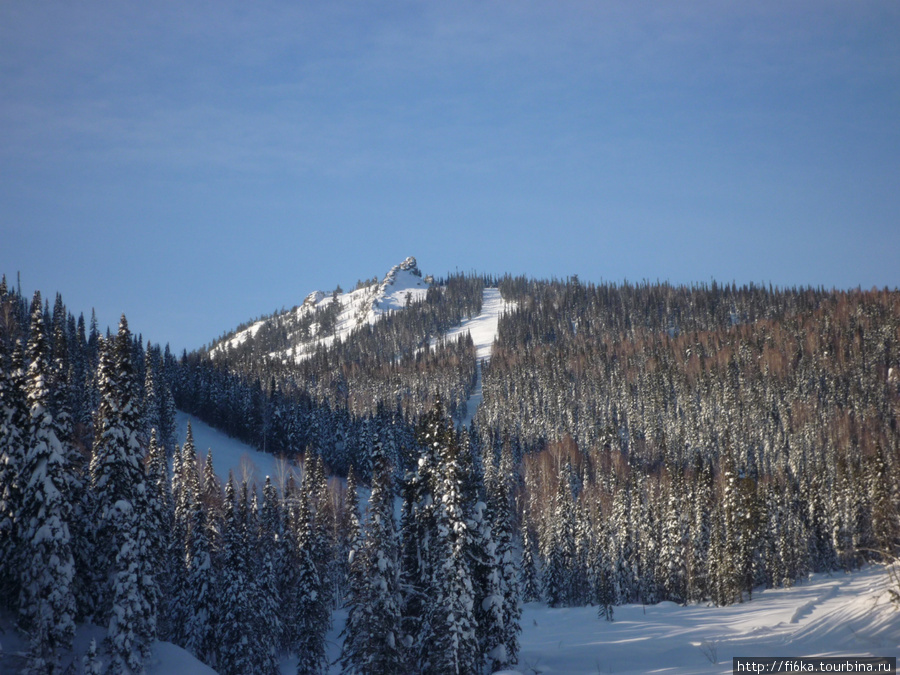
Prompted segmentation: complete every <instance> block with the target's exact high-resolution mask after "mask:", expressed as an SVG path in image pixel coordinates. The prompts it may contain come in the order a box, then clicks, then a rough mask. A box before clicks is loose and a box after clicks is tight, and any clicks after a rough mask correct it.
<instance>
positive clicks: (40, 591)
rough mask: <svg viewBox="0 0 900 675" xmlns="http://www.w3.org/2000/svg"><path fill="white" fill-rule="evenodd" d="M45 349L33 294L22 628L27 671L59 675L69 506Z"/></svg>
mask: <svg viewBox="0 0 900 675" xmlns="http://www.w3.org/2000/svg"><path fill="white" fill-rule="evenodd" d="M48 356H49V350H48V346H47V340H46V335H45V333H44V320H43V314H42V309H41V296H40V293H35V296H34V301H33V302H32V310H31V332H30V337H29V340H28V351H27V358H28V373H27V378H26V401H27V406H28V415H29V416H28V427H27V431H26V435H25V449H26V454H25V460H24V463H23V466H22V471H21V476H22V486H23V492H22V509H21V514H20V522H21V524H22V526H21V527H22V529H21V538H20V542H21V544H20V545H21V547H22V549H23V552H24V554H23V556H22V559H21V562H22V567H21V569H20V573H21V577H20V589H21V590H20V599H19V611H20V624H21V627H22V628H23V629H24V631H25V632H26V634H28V635H29V636H30V654H29V655H30V661H29V671H30V672H35V673H51V674H54V673H57V672H59V650H60V649H64V648H69V647H71V645H72V639H73V637H74V635H75V597H74V594H73V590H72V586H73V577H74V569H75V566H74V560H73V557H72V541H71V537H70V533H69V519H70V517H71V504H70V503H69V501H68V495H67V494H66V490H65V482H66V473H67V471H69V467H68V466H66V460H65V458H66V455H67V453H66V451H65V449H64V448H63V446H62V443H61V442H60V440H59V438H58V437H57V436H56V431H55V425H54V422H53V414H52V412H51V410H50V392H49V391H48V389H47V382H48V370H49V367H50V366H49V363H48Z"/></svg>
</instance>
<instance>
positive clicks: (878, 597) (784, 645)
mask: <svg viewBox="0 0 900 675" xmlns="http://www.w3.org/2000/svg"><path fill="white" fill-rule="evenodd" d="M886 582H887V580H886V573H885V568H884V567H880V566H873V567H868V568H866V569H863V570H861V571H858V572H855V573H852V574H836V575H833V576H829V575H825V574H818V575H814V576H813V577H812V578H811V579H809V580H808V581H806V582H805V583H802V584H799V585H797V586H795V587H793V588H790V589H770V590H766V591H760V592H758V593H754V595H753V600H752V601H751V602H745V603H743V604H738V605H732V606H730V607H707V606H701V605H692V606H688V607H680V606H678V605H675V604H673V603H667V602H666V603H660V604H659V605H654V606H646V607H643V606H641V605H628V606H624V607H617V608H616V609H615V621H613V622H612V623H608V622H606V621H603V620H602V619H598V618H597V610H596V608H590V607H583V608H572V609H549V608H547V607H546V606H545V605H542V604H537V603H532V604H529V605H527V606H526V607H525V612H524V614H523V617H522V637H521V639H522V653H521V658H520V659H519V666H518V667H517V671H515V672H519V673H522V674H523V675H532V673H546V674H548V675H549V674H550V673H567V674H569V675H579V674H582V673H584V674H587V673H590V674H591V675H596V673H650V672H653V673H731V672H732V660H731V659H732V657H734V656H753V657H759V656H896V655H897V654H898V651H900V609H898V608H897V607H895V606H893V605H891V603H890V600H889V599H888V596H887V593H886V591H885V588H886ZM713 661H715V663H714V662H713Z"/></svg>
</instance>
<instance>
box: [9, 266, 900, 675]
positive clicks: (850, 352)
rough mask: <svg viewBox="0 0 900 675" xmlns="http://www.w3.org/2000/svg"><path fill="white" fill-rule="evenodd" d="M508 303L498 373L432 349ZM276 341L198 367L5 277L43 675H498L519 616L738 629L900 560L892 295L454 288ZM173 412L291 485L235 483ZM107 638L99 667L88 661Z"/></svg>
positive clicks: (274, 336) (573, 286) (21, 504)
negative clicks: (776, 598) (840, 580)
mask: <svg viewBox="0 0 900 675" xmlns="http://www.w3.org/2000/svg"><path fill="white" fill-rule="evenodd" d="M486 286H491V287H495V288H498V289H499V291H500V293H501V294H502V296H503V299H504V300H505V301H506V302H507V303H509V308H510V309H509V311H507V312H506V313H505V314H503V315H502V316H501V318H500V321H499V327H498V334H497V341H496V343H495V344H494V347H493V352H492V356H491V359H490V361H489V362H485V363H483V364H479V363H478V362H477V359H476V350H475V345H474V344H473V341H472V338H471V336H468V335H463V336H462V337H460V338H459V339H455V340H443V339H441V338H442V336H443V335H444V334H445V333H446V332H447V331H448V330H449V329H450V328H452V327H453V326H455V325H459V324H460V323H461V322H462V321H464V320H466V319H468V318H471V317H473V316H475V315H477V314H478V313H479V312H480V311H481V298H482V292H483V289H484V288H485V287H486ZM279 316H280V315H274V316H272V317H266V319H267V322H266V323H265V324H264V325H263V328H261V329H260V330H258V331H257V332H256V333H255V335H254V336H251V338H248V339H246V340H245V341H243V342H242V343H241V344H240V345H237V346H235V347H229V346H227V345H228V341H227V338H228V337H229V336H225V337H224V338H222V339H221V340H220V341H218V342H217V343H214V344H213V345H212V346H211V347H210V348H204V349H203V350H198V351H195V352H192V353H183V354H181V355H180V356H177V357H176V356H175V355H173V354H171V353H170V351H169V349H168V348H167V347H164V348H161V347H159V346H158V345H155V344H153V343H152V342H149V341H145V340H144V338H143V336H139V335H137V336H136V335H133V334H132V333H131V332H130V330H129V327H128V323H127V320H126V319H125V317H124V316H123V317H122V319H121V321H120V323H119V325H118V328H117V330H116V331H115V332H111V331H109V330H106V331H101V329H100V327H99V326H98V325H97V322H96V319H92V320H89V321H85V319H84V316H83V315H79V316H78V318H76V317H75V316H74V314H73V313H72V312H70V311H69V310H68V309H67V308H66V306H65V305H64V304H63V300H62V297H61V296H60V295H58V294H57V295H56V297H55V301H54V303H53V306H52V307H51V306H50V303H49V301H47V300H45V299H44V298H43V297H42V296H41V294H40V293H35V294H34V296H33V298H25V297H24V296H23V294H22V292H21V290H19V289H18V288H11V287H9V286H8V285H7V282H6V280H5V278H4V279H3V281H2V284H0V611H3V612H5V613H8V614H9V615H11V616H14V617H15V622H16V625H17V627H18V630H19V632H20V633H21V634H23V635H26V636H27V639H28V644H29V648H28V652H27V654H25V655H23V656H22V657H21V659H20V661H21V662H20V663H19V664H18V665H19V666H20V667H21V670H22V672H26V673H62V672H63V670H64V669H65V668H67V667H69V666H68V664H69V663H72V662H73V660H74V661H76V662H77V665H76V666H73V668H74V669H73V670H71V671H70V672H99V660H100V658H101V657H100V656H98V653H102V655H103V656H102V660H103V662H104V667H106V668H108V672H115V673H140V672H142V671H143V664H144V663H145V661H146V659H147V657H148V653H149V649H150V647H151V645H152V644H153V642H154V641H155V640H158V639H159V640H168V641H171V642H174V643H176V644H178V645H180V646H182V647H183V648H185V649H187V650H188V651H190V652H191V653H192V654H194V655H195V656H196V657H197V658H199V659H200V660H202V661H204V662H205V663H207V664H209V665H210V666H212V667H214V668H215V669H216V670H217V671H218V672H219V673H222V674H223V675H229V674H235V675H239V674H243V673H262V674H274V673H277V672H280V671H279V661H280V658H281V657H282V655H284V654H286V653H292V654H295V655H296V656H297V657H298V664H299V665H298V673H299V674H305V673H309V674H311V675H314V674H319V673H324V672H326V671H327V669H328V668H329V667H331V666H333V665H334V666H336V667H339V668H340V669H341V671H342V672H344V673H348V674H356V673H359V674H362V673H400V674H405V673H410V674H412V673H428V674H431V673H434V674H438V673H440V674H443V673H467V674H472V675H478V674H481V673H490V672H493V671H494V670H498V669H502V668H503V667H506V666H510V665H511V664H515V663H516V662H517V658H518V653H519V649H520V644H519V634H520V625H519V624H520V618H521V611H522V604H523V603H524V602H528V601H533V600H542V601H544V602H546V603H548V604H549V605H551V606H555V607H562V606H576V605H593V606H595V607H597V613H598V617H599V620H606V621H613V620H615V608H616V606H617V605H621V604H624V603H634V602H641V603H646V604H652V603H657V602H661V601H665V600H668V601H673V602H676V603H681V604H686V603H712V604H716V605H727V604H732V603H739V602H743V601H746V600H749V599H751V598H752V594H753V592H754V590H755V589H758V588H760V587H763V588H770V587H779V586H790V585H792V584H793V583H795V582H796V581H798V580H800V579H801V578H803V577H804V576H805V575H807V574H808V573H810V572H814V571H838V570H849V569H853V568H856V567H858V566H860V565H862V564H864V563H867V562H876V563H877V562H883V561H886V560H889V559H892V557H893V556H894V555H895V554H896V552H897V550H898V545H900V484H898V481H897V479H896V477H897V476H898V475H900V429H898V417H900V292H897V291H888V290H883V291H878V290H872V291H862V290H851V291H838V290H825V289H821V288H791V289H787V288H772V287H763V286H754V285H750V286H741V287H737V286H735V285H727V284H726V285H719V284H716V283H713V284H710V285H695V286H689V287H688V286H671V285H668V284H661V283H655V284H649V283H644V284H621V285H617V284H609V283H607V284H599V285H596V284H590V283H586V282H581V281H580V280H579V279H577V278H571V279H567V280H544V281H539V280H532V279H527V278H513V277H503V278H499V279H493V278H488V277H483V276H478V275H459V274H458V275H454V276H448V277H447V278H446V279H441V280H437V281H436V282H435V283H434V284H433V285H432V286H431V287H430V288H429V290H428V292H427V295H426V296H425V297H424V299H423V300H422V301H420V302H415V303H408V305H407V307H406V308H405V309H403V310H402V311H396V312H392V313H390V314H387V315H385V316H384V317H383V318H382V319H381V320H379V321H378V322H377V323H374V324H372V325H368V324H367V325H365V326H363V327H361V328H360V329H358V330H356V331H354V332H353V333H352V334H350V335H349V337H347V338H346V339H343V340H335V341H334V342H333V343H331V344H330V345H327V346H326V345H320V346H319V347H317V348H316V350H315V352H314V353H313V354H312V355H311V356H310V357H309V358H307V359H303V360H297V359H293V358H282V357H279V356H278V354H280V353H289V351H290V350H291V348H292V340H293V339H294V338H293V337H292V336H294V335H296V334H301V333H304V334H308V332H309V328H310V326H309V325H306V326H305V328H304V325H300V324H299V323H298V324H296V325H294V324H289V323H288V322H287V319H286V318H285V317H286V315H285V316H282V317H281V318H279ZM316 319H317V321H318V324H317V325H319V326H322V325H328V322H329V321H333V318H332V319H329V317H327V316H317V317H316ZM304 331H305V332H304ZM217 346H218V347H219V348H218V349H217ZM476 385H481V387H482V388H483V402H482V403H481V405H480V406H479V407H478V410H477V413H476V414H475V416H474V418H472V419H471V423H470V424H468V425H467V426H466V425H464V424H462V423H461V422H462V421H463V420H465V421H467V422H468V421H469V420H467V419H466V418H465V411H466V401H467V400H468V399H469V397H470V396H471V395H472V393H473V392H474V391H475V389H476ZM176 409H181V410H183V411H185V412H187V413H189V414H190V415H192V416H193V417H195V418H196V419H199V420H203V421H204V422H206V423H208V424H210V425H212V426H214V427H217V428H219V429H221V430H223V431H225V432H226V433H228V434H229V435H231V436H233V437H235V438H239V439H241V440H242V441H244V442H246V443H248V444H250V445H252V446H253V447H255V448H257V449H259V450H261V451H264V452H269V453H273V454H275V455H278V456H281V457H284V458H286V459H287V460H289V461H290V462H291V463H292V464H293V466H294V470H293V471H292V472H290V473H288V474H286V475H285V476H280V477H276V476H272V477H269V478H267V479H266V480H265V482H264V484H262V485H259V484H248V483H247V481H246V480H244V479H243V478H242V477H240V476H235V475H229V476H224V477H220V476H218V475H217V473H216V470H215V465H214V464H215V462H214V454H208V455H206V456H201V455H198V453H197V449H196V448H195V447H194V444H193V439H192V436H191V432H190V427H189V428H188V434H187V438H186V439H185V441H184V443H182V444H181V445H176V437H175V415H176ZM214 451H215V448H213V453H214ZM338 608H342V609H345V610H346V612H347V621H346V627H345V629H344V632H343V634H342V639H343V646H342V650H341V657H340V660H339V662H338V663H337V664H330V663H329V662H328V658H327V655H326V648H325V636H326V633H327V631H328V630H329V629H330V627H331V620H332V613H333V612H334V610H336V609H338ZM85 622H90V623H93V624H95V625H98V626H104V627H107V637H106V641H105V644H104V645H101V646H99V647H98V649H97V650H93V649H92V650H91V651H90V652H89V653H87V654H72V653H71V646H72V639H73V635H74V632H75V626H76V624H78V623H85ZM0 640H2V636H0ZM78 668H82V670H79V669H78Z"/></svg>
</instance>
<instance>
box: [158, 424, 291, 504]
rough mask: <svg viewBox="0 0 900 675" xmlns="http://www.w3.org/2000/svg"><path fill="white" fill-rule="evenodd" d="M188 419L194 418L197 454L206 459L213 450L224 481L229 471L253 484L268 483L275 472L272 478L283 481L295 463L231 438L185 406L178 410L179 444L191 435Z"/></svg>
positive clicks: (217, 470) (237, 477) (214, 464)
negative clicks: (267, 479) (202, 420)
mask: <svg viewBox="0 0 900 675" xmlns="http://www.w3.org/2000/svg"><path fill="white" fill-rule="evenodd" d="M188 420H190V422H191V432H192V433H193V435H194V448H195V449H196V450H197V454H199V455H200V458H201V460H202V461H205V460H206V452H207V450H210V449H211V450H212V457H213V468H214V469H215V470H216V475H218V476H219V478H220V479H221V480H222V482H223V483H224V482H225V481H227V480H228V472H229V471H233V472H234V477H235V480H240V479H242V478H247V479H248V481H249V483H250V484H251V485H252V484H253V483H256V484H257V486H258V487H259V488H262V486H263V485H264V484H265V481H266V476H271V477H272V482H273V483H274V484H275V485H277V486H280V485H281V482H280V481H281V480H282V479H286V478H287V476H288V472H289V471H290V470H291V467H292V464H291V463H290V462H288V461H287V460H284V459H282V458H279V457H276V456H275V455H271V454H269V453H267V452H259V451H258V450H254V449H253V448H251V447H250V446H249V445H247V444H246V443H243V442H242V441H239V440H237V439H236V438H231V437H230V436H229V435H228V434H226V433H224V432H222V431H219V430H218V429H214V428H213V427H211V426H209V425H208V424H206V423H205V422H201V421H200V420H198V419H196V418H193V417H191V416H190V415H188V414H187V413H186V412H182V411H181V410H179V411H177V412H176V413H175V426H176V432H175V437H176V443H178V445H179V446H181V445H182V444H183V443H184V439H185V436H186V435H187V423H188Z"/></svg>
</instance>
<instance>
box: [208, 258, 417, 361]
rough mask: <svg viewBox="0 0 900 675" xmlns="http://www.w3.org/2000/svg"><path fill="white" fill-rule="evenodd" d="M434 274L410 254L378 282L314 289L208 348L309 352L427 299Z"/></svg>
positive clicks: (300, 356)
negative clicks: (287, 307)
mask: <svg viewBox="0 0 900 675" xmlns="http://www.w3.org/2000/svg"><path fill="white" fill-rule="evenodd" d="M432 283H433V280H432V277H430V276H429V277H423V276H422V272H421V271H420V270H419V267H418V265H417V263H416V259H415V258H413V257H412V256H410V257H408V258H406V260H404V261H403V262H401V263H400V264H399V265H394V266H393V267H392V268H391V269H390V270H389V271H388V272H387V274H385V276H384V279H382V280H381V282H380V283H378V282H374V281H373V282H372V283H369V284H365V285H361V286H359V287H357V288H356V289H354V290H352V291H350V292H346V293H345V292H341V290H340V289H335V290H333V291H330V292H325V291H318V290H317V291H313V292H312V293H310V294H309V295H307V296H306V299H305V300H304V301H303V303H302V304H300V305H298V306H296V307H294V308H293V309H291V310H289V311H287V312H283V313H281V314H276V315H274V316H271V317H267V318H265V319H261V320H259V321H256V322H254V323H253V324H251V325H250V326H248V327H246V328H243V329H241V330H238V331H235V332H233V333H231V334H230V335H227V336H225V337H224V338H222V339H220V340H218V341H217V342H216V343H215V344H213V346H212V348H211V349H210V350H209V353H210V356H212V357H216V356H217V355H221V354H223V353H225V352H228V351H229V350H238V349H241V348H244V349H247V348H249V349H251V350H252V351H254V352H255V353H257V354H265V355H266V356H268V357H270V358H280V359H282V360H287V359H291V360H293V361H294V362H298V361H302V360H304V359H307V358H309V357H310V356H311V355H312V354H313V353H314V352H315V350H316V349H317V348H318V347H320V346H323V347H330V346H331V345H332V344H333V343H334V341H335V340H342V341H343V340H346V339H347V338H348V337H349V336H350V334H351V333H352V332H353V331H355V330H357V329H358V328H360V327H362V326H371V325H374V324H375V323H376V322H377V321H378V320H379V319H381V318H382V317H384V316H385V315H386V314H388V313H390V312H396V311H400V310H402V309H404V308H407V307H409V306H411V305H412V304H415V303H420V302H422V301H424V300H425V297H426V295H427V293H428V289H429V288H431V287H432Z"/></svg>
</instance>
